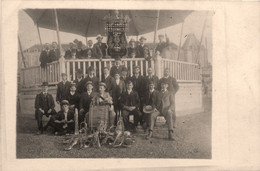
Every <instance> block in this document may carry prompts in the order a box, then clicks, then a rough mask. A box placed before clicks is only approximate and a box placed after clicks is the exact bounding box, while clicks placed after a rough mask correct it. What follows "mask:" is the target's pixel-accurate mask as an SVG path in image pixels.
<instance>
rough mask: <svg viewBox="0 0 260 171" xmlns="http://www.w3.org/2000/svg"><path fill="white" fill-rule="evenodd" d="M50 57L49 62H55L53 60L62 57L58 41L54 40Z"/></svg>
mask: <svg viewBox="0 0 260 171" xmlns="http://www.w3.org/2000/svg"><path fill="white" fill-rule="evenodd" d="M49 58H50V61H49V62H53V61H57V60H59V58H60V50H59V48H58V44H57V42H52V49H51V50H50V54H49Z"/></svg>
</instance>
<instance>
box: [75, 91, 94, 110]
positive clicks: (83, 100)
mask: <svg viewBox="0 0 260 171" xmlns="http://www.w3.org/2000/svg"><path fill="white" fill-rule="evenodd" d="M95 96H96V93H95V92H93V91H92V92H91V94H90V95H88V92H85V93H83V94H82V95H81V97H80V102H79V109H80V110H81V109H84V110H85V112H88V111H89V106H90V103H91V101H92V100H93V98H94V97H95Z"/></svg>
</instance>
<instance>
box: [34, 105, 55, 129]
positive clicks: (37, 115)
mask: <svg viewBox="0 0 260 171" xmlns="http://www.w3.org/2000/svg"><path fill="white" fill-rule="evenodd" d="M35 114H36V120H37V125H38V130H39V131H41V132H43V125H42V117H43V115H46V116H47V117H49V115H55V114H56V111H55V110H54V109H52V111H51V113H48V111H44V113H43V112H41V111H40V110H36V111H35Z"/></svg>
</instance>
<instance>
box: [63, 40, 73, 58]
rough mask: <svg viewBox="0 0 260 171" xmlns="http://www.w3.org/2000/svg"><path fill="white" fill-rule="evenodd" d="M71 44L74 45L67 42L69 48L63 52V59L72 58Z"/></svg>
mask: <svg viewBox="0 0 260 171" xmlns="http://www.w3.org/2000/svg"><path fill="white" fill-rule="evenodd" d="M73 46H74V44H73V43H72V42H71V43H70V44H69V49H68V50H66V52H65V55H64V58H65V59H71V58H72V50H73Z"/></svg>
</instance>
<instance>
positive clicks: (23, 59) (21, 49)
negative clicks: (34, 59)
mask: <svg viewBox="0 0 260 171" xmlns="http://www.w3.org/2000/svg"><path fill="white" fill-rule="evenodd" d="M18 42H19V47H20V52H21V55H22V61H23V66H24V68H26V63H25V58H24V55H23V48H22V44H21V41H20V37H19V36H18Z"/></svg>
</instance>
